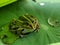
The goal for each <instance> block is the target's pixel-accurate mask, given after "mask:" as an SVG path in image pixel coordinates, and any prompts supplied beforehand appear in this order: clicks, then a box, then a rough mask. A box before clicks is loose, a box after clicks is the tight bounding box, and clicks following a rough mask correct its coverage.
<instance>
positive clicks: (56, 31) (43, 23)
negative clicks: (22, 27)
mask: <svg viewBox="0 0 60 45" xmlns="http://www.w3.org/2000/svg"><path fill="white" fill-rule="evenodd" d="M41 2H43V1H40V3H41ZM40 3H38V2H33V1H31V0H26V1H17V2H15V3H13V4H10V5H8V6H5V7H3V8H0V28H2V27H4V26H6V25H7V23H9V22H10V21H11V20H12V19H13V18H16V19H17V18H18V17H19V16H21V15H24V14H26V13H28V14H32V15H33V16H35V17H36V18H37V19H38V20H39V23H40V29H39V32H38V33H32V34H30V35H28V36H26V37H24V38H22V39H21V38H19V39H17V40H16V41H15V43H13V44H10V45H53V44H55V45H56V44H57V43H60V25H59V27H52V26H50V25H49V24H48V18H50V17H56V18H57V19H58V20H59V23H60V3H51V2H46V1H44V6H42V5H40ZM4 30H6V29H4ZM4 32H5V31H4ZM7 34H10V33H9V32H8V33H7ZM10 36H12V34H11V35H10ZM13 38H15V37H11V38H10V37H9V38H8V40H7V42H8V41H10V39H11V40H12V39H13ZM57 45H58V44H57Z"/></svg>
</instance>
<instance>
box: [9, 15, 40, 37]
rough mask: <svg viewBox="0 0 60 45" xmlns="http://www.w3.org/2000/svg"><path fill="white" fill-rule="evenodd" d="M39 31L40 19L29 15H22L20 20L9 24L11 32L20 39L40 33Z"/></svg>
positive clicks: (14, 20)
mask: <svg viewBox="0 0 60 45" xmlns="http://www.w3.org/2000/svg"><path fill="white" fill-rule="evenodd" d="M39 29H40V25H39V22H38V19H37V18H36V17H34V16H33V15H29V14H25V15H22V16H20V17H19V18H18V19H13V20H12V21H11V22H10V24H9V31H10V32H12V33H13V34H16V35H17V36H19V37H24V36H25V35H28V34H31V33H33V32H38V31H39Z"/></svg>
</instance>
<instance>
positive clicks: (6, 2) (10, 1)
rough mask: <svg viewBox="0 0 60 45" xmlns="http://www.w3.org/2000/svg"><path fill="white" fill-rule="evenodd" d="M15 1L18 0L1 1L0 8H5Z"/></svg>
mask: <svg viewBox="0 0 60 45" xmlns="http://www.w3.org/2000/svg"><path fill="white" fill-rule="evenodd" d="M15 1H17V0H0V7H2V6H5V5H7V4H10V3H12V2H15Z"/></svg>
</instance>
